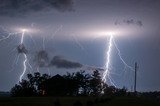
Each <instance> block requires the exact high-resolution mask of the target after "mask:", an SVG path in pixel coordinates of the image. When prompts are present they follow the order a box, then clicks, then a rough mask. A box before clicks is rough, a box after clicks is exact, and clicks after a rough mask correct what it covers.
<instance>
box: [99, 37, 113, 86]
mask: <svg viewBox="0 0 160 106" xmlns="http://www.w3.org/2000/svg"><path fill="white" fill-rule="evenodd" d="M112 43H113V35H111V36H110V38H109V46H108V50H107V52H106V55H107V57H106V64H105V71H104V73H103V77H102V81H103V82H104V83H106V81H107V78H108V79H109V81H110V83H111V84H112V85H114V86H115V84H114V83H113V81H112V79H111V77H110V72H109V71H110V65H111V64H110V63H111V51H112V46H113V44H112Z"/></svg>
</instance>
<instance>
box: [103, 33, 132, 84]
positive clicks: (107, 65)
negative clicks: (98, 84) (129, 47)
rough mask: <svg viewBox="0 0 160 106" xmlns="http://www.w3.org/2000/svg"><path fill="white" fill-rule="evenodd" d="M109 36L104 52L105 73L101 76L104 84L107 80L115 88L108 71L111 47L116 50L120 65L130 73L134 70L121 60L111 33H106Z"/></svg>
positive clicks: (109, 68)
mask: <svg viewBox="0 0 160 106" xmlns="http://www.w3.org/2000/svg"><path fill="white" fill-rule="evenodd" d="M108 35H109V43H108V49H107V50H106V63H105V71H104V73H103V74H102V81H103V82H104V83H106V82H107V79H108V80H109V82H110V83H111V85H113V86H115V84H114V81H113V80H112V79H111V76H110V73H111V72H110V70H111V52H112V49H113V46H114V47H115V48H116V50H117V52H118V56H119V59H120V60H121V61H122V63H123V64H124V66H125V67H126V68H128V69H130V70H132V71H134V68H133V67H131V66H129V65H128V64H127V63H126V62H125V60H124V59H123V58H122V55H121V52H120V49H119V48H118V46H117V45H116V42H115V40H114V36H113V33H108Z"/></svg>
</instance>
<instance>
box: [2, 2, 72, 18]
mask: <svg viewBox="0 0 160 106" xmlns="http://www.w3.org/2000/svg"><path fill="white" fill-rule="evenodd" d="M52 9H57V10H58V11H62V12H64V11H71V10H73V1H72V0H0V14H1V15H10V16H13V15H22V14H25V13H29V12H39V11H48V10H52Z"/></svg>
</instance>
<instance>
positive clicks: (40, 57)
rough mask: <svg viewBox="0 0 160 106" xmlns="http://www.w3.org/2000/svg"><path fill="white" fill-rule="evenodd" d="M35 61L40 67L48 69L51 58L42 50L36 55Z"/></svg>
mask: <svg viewBox="0 0 160 106" xmlns="http://www.w3.org/2000/svg"><path fill="white" fill-rule="evenodd" d="M34 61H35V62H36V65H37V66H39V67H48V64H49V57H48V53H47V52H46V51H45V50H41V51H39V52H37V53H36V55H35V59H34Z"/></svg>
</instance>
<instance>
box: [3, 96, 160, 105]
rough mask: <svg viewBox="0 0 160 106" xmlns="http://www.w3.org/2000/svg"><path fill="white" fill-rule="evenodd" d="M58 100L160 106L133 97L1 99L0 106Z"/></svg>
mask: <svg viewBox="0 0 160 106" xmlns="http://www.w3.org/2000/svg"><path fill="white" fill-rule="evenodd" d="M57 99H58V100H59V101H60V104H61V106H73V104H74V103H75V102H76V101H80V102H81V103H82V104H83V106H87V105H86V104H87V102H89V101H90V103H93V104H94V105H93V106H160V101H149V100H144V99H139V98H132V97H115V98H101V99H100V98H99V99H97V98H93V97H59V98H58V97H3V98H0V106H54V103H55V101H56V100H57ZM90 106H91V105H90Z"/></svg>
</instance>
